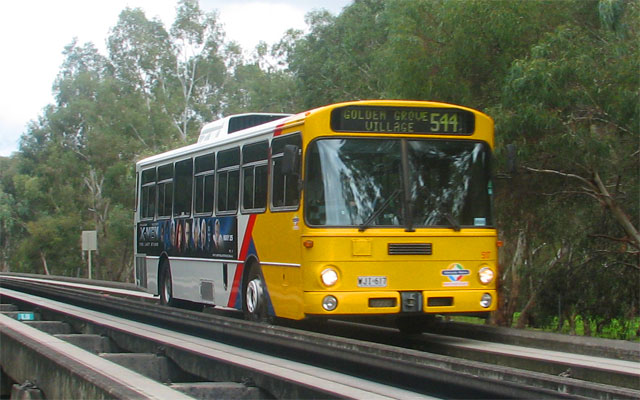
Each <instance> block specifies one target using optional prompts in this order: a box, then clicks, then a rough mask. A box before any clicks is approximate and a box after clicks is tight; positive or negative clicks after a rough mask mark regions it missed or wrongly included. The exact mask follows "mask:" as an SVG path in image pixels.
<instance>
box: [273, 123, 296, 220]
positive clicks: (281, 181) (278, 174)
mask: <svg viewBox="0 0 640 400" xmlns="http://www.w3.org/2000/svg"><path fill="white" fill-rule="evenodd" d="M287 145H294V146H297V147H298V149H300V148H301V147H302V138H301V136H300V134H299V133H298V134H294V135H287V136H280V137H277V138H275V139H273V141H272V142H271V171H272V174H271V188H272V191H271V207H272V208H273V209H274V210H276V211H278V210H279V209H282V210H291V209H296V208H298V205H299V204H300V189H299V187H298V181H299V176H296V175H291V174H285V173H284V171H283V165H284V153H285V146H287ZM297 163H298V164H297V165H296V167H297V170H298V171H299V170H300V157H299V156H298V157H297Z"/></svg>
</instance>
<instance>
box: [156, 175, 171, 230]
mask: <svg viewBox="0 0 640 400" xmlns="http://www.w3.org/2000/svg"><path fill="white" fill-rule="evenodd" d="M167 166H171V174H170V176H169V177H168V178H165V179H162V180H159V178H160V172H159V170H160V168H162V167H167ZM174 175H175V165H174V163H173V162H171V163H167V164H163V165H159V166H157V167H156V219H157V220H168V219H171V218H172V216H173V201H174V199H175V194H174V190H175V182H174ZM168 183H171V190H170V192H171V207H170V210H169V214H168V215H166V214H163V215H160V190H159V188H160V185H163V188H164V189H165V192H164V193H165V202H166V193H167V191H166V185H167V184H168Z"/></svg>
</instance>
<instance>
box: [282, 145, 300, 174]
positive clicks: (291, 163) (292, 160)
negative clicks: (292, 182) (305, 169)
mask: <svg viewBox="0 0 640 400" xmlns="http://www.w3.org/2000/svg"><path fill="white" fill-rule="evenodd" d="M282 173H283V174H285V175H298V176H299V175H300V147H298V146H296V145H294V144H287V145H285V146H284V151H283V157H282Z"/></svg>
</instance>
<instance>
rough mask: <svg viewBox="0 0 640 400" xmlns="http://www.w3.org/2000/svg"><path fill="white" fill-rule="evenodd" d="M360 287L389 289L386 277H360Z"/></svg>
mask: <svg viewBox="0 0 640 400" xmlns="http://www.w3.org/2000/svg"><path fill="white" fill-rule="evenodd" d="M358 287H387V277H386V276H359V277H358Z"/></svg>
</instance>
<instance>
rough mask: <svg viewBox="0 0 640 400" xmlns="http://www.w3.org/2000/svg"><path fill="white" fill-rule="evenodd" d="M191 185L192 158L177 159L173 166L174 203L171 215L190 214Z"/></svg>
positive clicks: (184, 215)
mask: <svg viewBox="0 0 640 400" xmlns="http://www.w3.org/2000/svg"><path fill="white" fill-rule="evenodd" d="M192 185H193V160H192V159H191V158H189V159H186V160H183V161H179V162H177V163H176V166H175V204H174V208H173V215H174V216H176V217H186V216H189V215H191V195H192Z"/></svg>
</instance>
